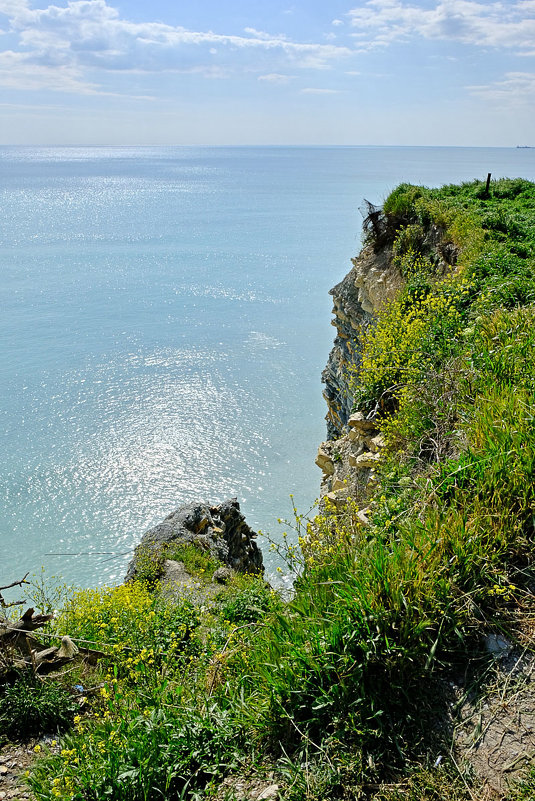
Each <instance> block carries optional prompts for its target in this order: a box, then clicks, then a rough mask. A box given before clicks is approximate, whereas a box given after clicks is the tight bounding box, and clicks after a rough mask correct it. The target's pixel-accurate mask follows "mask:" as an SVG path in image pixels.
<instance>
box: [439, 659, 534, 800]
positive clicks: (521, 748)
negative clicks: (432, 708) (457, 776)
mask: <svg viewBox="0 0 535 801" xmlns="http://www.w3.org/2000/svg"><path fill="white" fill-rule="evenodd" d="M495 659H496V663H495V671H494V672H493V677H492V681H490V682H489V684H490V686H487V687H486V688H485V693H484V694H479V693H476V694H474V696H473V697H469V698H468V699H465V700H464V702H463V703H462V705H461V709H460V721H459V722H458V723H457V725H456V727H455V731H454V739H453V742H454V752H455V753H456V757H457V759H458V760H459V761H460V762H462V763H464V764H465V765H466V764H467V763H468V764H469V765H471V766H472V768H473V770H474V772H475V774H476V776H477V777H478V778H479V779H480V780H481V781H483V783H484V786H485V788H486V790H487V797H488V798H493V799H501V798H504V797H505V796H506V794H507V791H508V787H509V786H510V785H511V783H513V782H514V781H515V780H518V779H519V778H521V776H522V775H523V773H525V771H526V768H528V767H529V766H530V765H531V764H533V763H534V762H535V657H534V656H533V655H532V654H531V653H528V651H527V650H526V651H523V652H520V653H519V652H514V651H510V650H508V649H507V647H506V646H505V647H504V648H503V649H502V652H501V653H500V652H499V651H497V652H496V654H495Z"/></svg>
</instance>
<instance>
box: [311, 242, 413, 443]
mask: <svg viewBox="0 0 535 801" xmlns="http://www.w3.org/2000/svg"><path fill="white" fill-rule="evenodd" d="M352 261H353V267H352V268H351V270H350V271H349V273H348V274H347V275H346V277H345V278H344V279H343V280H342V281H341V282H340V283H339V284H337V285H336V286H335V287H334V288H333V289H331V291H330V294H331V295H332V296H333V301H334V305H333V314H334V320H333V321H332V324H333V325H334V327H335V328H336V338H335V340H334V347H333V349H332V350H331V353H330V355H329V360H328V362H327V366H326V367H325V370H324V371H323V375H322V381H323V383H324V384H325V389H324V390H323V396H324V398H325V400H326V401H327V437H328V439H336V437H339V436H340V435H341V434H342V433H344V431H345V430H346V427H347V424H348V421H349V417H350V416H351V413H352V411H353V404H354V398H353V396H352V394H351V378H352V376H354V375H355V373H356V372H358V369H359V367H360V360H361V352H362V342H363V340H364V338H365V337H366V331H367V329H368V327H369V326H370V325H371V324H373V319H374V316H375V314H376V312H377V311H378V310H379V309H380V308H381V306H383V305H384V304H385V303H386V302H387V301H389V300H391V299H392V298H393V297H395V295H396V294H397V292H398V291H399V289H400V287H401V285H402V282H403V279H402V278H401V275H400V274H399V271H398V270H397V268H396V267H394V266H393V265H392V263H391V252H390V250H389V249H388V248H384V249H383V250H381V251H379V252H378V253H376V252H375V251H374V250H373V248H372V247H371V246H368V247H364V248H363V249H362V251H361V252H360V254H359V255H358V256H357V258H355V259H353V260H352Z"/></svg>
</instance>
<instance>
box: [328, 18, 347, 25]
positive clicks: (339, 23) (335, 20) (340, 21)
mask: <svg viewBox="0 0 535 801" xmlns="http://www.w3.org/2000/svg"><path fill="white" fill-rule="evenodd" d="M343 24H344V23H343V20H341V19H333V21H332V22H331V25H335V26H338V25H343Z"/></svg>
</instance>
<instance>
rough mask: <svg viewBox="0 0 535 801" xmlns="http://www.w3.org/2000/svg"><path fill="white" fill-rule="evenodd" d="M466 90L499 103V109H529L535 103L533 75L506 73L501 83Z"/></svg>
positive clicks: (529, 73) (534, 80) (534, 77)
mask: <svg viewBox="0 0 535 801" xmlns="http://www.w3.org/2000/svg"><path fill="white" fill-rule="evenodd" d="M466 88H467V89H468V91H469V92H471V93H472V94H473V95H477V96H478V97H481V98H483V99H484V100H487V101H492V102H499V103H500V106H501V107H503V106H504V105H508V106H529V107H530V108H531V107H533V104H534V102H535V73H533V72H507V73H506V74H505V77H504V79H503V80H501V81H495V82H494V83H490V84H485V85H480V86H467V87H466Z"/></svg>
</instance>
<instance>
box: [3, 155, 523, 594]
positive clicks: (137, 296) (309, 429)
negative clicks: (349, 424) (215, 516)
mask: <svg viewBox="0 0 535 801" xmlns="http://www.w3.org/2000/svg"><path fill="white" fill-rule="evenodd" d="M0 169H1V175H2V180H1V187H0V202H1V209H2V215H1V218H0V220H1V221H0V266H1V279H0V298H1V308H2V315H1V319H0V336H1V341H2V353H3V355H2V360H1V362H0V371H1V385H2V403H1V408H0V430H1V432H2V440H3V460H2V467H3V470H2V477H1V480H0V498H1V517H0V547H1V551H2V560H1V570H0V584H2V583H7V581H9V580H13V579H15V578H19V577H20V574H21V573H22V572H26V570H30V571H31V572H35V571H37V570H39V568H40V566H41V565H45V567H46V569H47V571H48V572H49V573H62V574H63V576H64V577H65V579H66V580H67V581H69V582H77V583H79V584H82V585H95V584H99V583H103V582H114V581H119V580H120V579H121V578H122V576H123V575H124V572H125V568H126V564H127V562H128V558H129V556H128V552H129V551H130V550H131V549H132V548H133V546H134V545H135V544H136V542H137V541H138V540H139V538H140V536H141V534H142V533H143V531H144V530H145V529H147V528H148V527H149V526H151V525H153V524H155V523H156V522H158V521H159V520H160V519H162V518H163V517H164V516H165V515H166V514H168V513H169V512H170V511H172V510H173V509H174V508H176V507H177V506H178V505H180V504H181V503H184V502H186V501H190V500H195V499H202V500H209V501H214V502H216V501H220V500H222V499H224V498H226V497H229V496H232V495H237V496H238V498H239V500H240V502H241V505H242V509H243V511H244V512H245V513H246V515H247V519H248V521H249V522H250V524H251V525H252V526H253V527H257V528H261V529H263V530H265V531H269V532H270V533H271V534H272V535H273V536H274V537H280V535H281V533H282V530H283V529H282V528H281V527H280V526H279V525H278V524H277V522H276V521H277V518H279V517H287V516H289V515H290V513H291V503H290V499H289V494H290V493H293V494H294V496H295V500H296V503H297V505H298V507H299V508H300V510H301V511H304V510H306V509H308V508H309V506H310V505H311V504H312V503H313V501H314V499H315V497H316V494H317V490H318V486H319V478H320V476H319V471H318V469H317V468H316V467H315V465H314V458H315V453H316V449H317V446H318V444H319V442H320V441H321V439H323V438H324V431H325V429H324V422H323V416H324V413H325V409H324V404H323V400H322V397H321V384H320V374H321V370H322V368H323V366H324V364H325V361H326V359H327V356H328V352H329V349H330V346H331V342H332V338H333V329H332V328H331V327H330V325H329V322H330V298H329V297H328V294H327V293H328V290H329V288H330V287H331V286H332V285H333V284H334V283H336V282H337V281H339V280H340V279H341V278H342V277H343V275H344V274H345V273H346V272H347V271H348V269H349V267H350V258H351V256H353V255H355V253H356V252H357V250H358V247H359V232H360V224H361V217H360V214H359V213H358V207H359V205H361V202H362V198H363V197H366V198H368V199H369V200H371V201H372V202H376V203H380V202H381V201H382V199H383V197H384V196H385V194H386V193H387V192H388V191H389V190H390V189H392V188H393V187H394V186H395V185H396V184H397V183H399V182H400V181H401V180H409V181H412V182H423V183H426V184H428V185H435V184H441V183H445V182H453V181H458V180H468V179H472V178H473V177H479V178H484V177H486V174H487V172H489V171H490V172H492V173H493V175H494V176H495V177H498V176H503V175H509V176H518V175H522V176H523V177H527V178H531V179H535V150H516V149H510V150H508V149H463V148H451V149H450V148H42V149H41V148H39V149H38V148H16V147H4V148H0ZM87 551H90V552H93V555H91V556H86V555H79V556H55V555H51V554H56V553H65V552H69V553H80V552H87ZM100 551H105V552H113V553H123V554H124V555H123V556H121V557H116V558H114V559H112V560H106V557H100V556H97V555H96V554H95V552H100ZM268 561H269V557H268ZM269 564H270V565H271V563H269Z"/></svg>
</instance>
